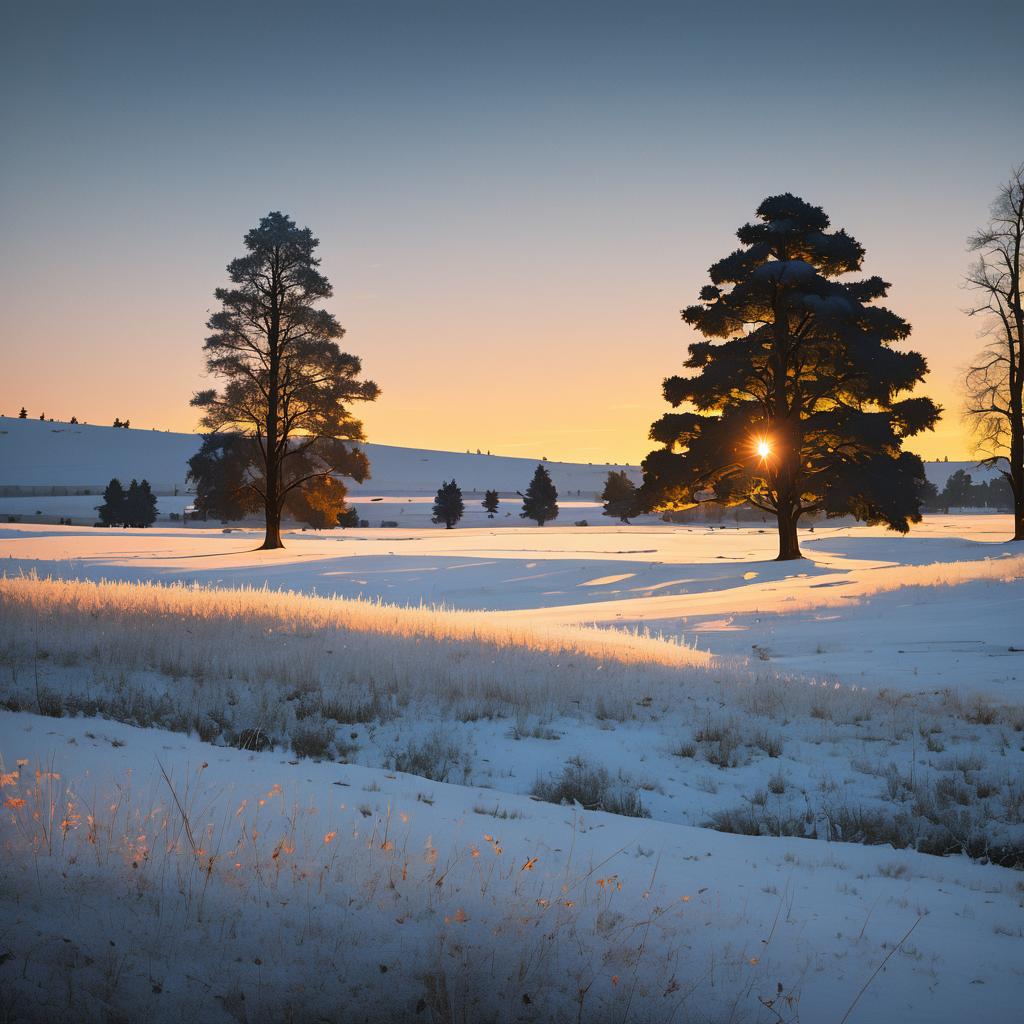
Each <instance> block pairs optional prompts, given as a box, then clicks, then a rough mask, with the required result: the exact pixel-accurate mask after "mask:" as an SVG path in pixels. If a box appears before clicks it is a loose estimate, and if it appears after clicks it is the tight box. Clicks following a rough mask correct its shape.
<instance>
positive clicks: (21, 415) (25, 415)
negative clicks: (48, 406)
mask: <svg viewBox="0 0 1024 1024" xmlns="http://www.w3.org/2000/svg"><path fill="white" fill-rule="evenodd" d="M18 419H19V420H27V419H28V409H26V408H25V406H22V407H21V412H19V413H18Z"/></svg>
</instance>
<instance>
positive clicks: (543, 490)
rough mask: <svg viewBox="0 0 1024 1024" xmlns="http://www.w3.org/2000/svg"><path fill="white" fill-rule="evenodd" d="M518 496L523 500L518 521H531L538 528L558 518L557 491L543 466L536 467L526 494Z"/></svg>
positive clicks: (520, 493)
mask: <svg viewBox="0 0 1024 1024" xmlns="http://www.w3.org/2000/svg"><path fill="white" fill-rule="evenodd" d="M519 496H520V497H521V498H522V499H523V511H522V512H520V513H519V518H520V519H532V520H534V521H535V522H536V524H537V525H538V526H543V525H544V524H545V523H546V522H548V521H549V520H551V519H557V518H558V491H556V490H555V485H554V484H553V483H552V482H551V476H550V475H549V473H548V471H547V470H546V469H545V468H544V466H540V465H539V466H537V469H536V471H535V472H534V474H533V479H532V480H531V481H530V486H529V487H527V488H526V493H525V494H523V493H522V492H519Z"/></svg>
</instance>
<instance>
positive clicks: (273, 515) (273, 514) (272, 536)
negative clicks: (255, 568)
mask: <svg viewBox="0 0 1024 1024" xmlns="http://www.w3.org/2000/svg"><path fill="white" fill-rule="evenodd" d="M266 520H267V532H266V536H265V537H264V538H263V543H262V544H261V545H260V547H259V550H260V551H273V550H274V549H275V548H283V547H284V542H283V541H282V540H281V512H280V510H279V509H278V507H277V505H276V503H275V502H272V501H270V500H268V501H267V504H266Z"/></svg>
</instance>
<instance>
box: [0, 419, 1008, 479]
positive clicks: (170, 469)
mask: <svg viewBox="0 0 1024 1024" xmlns="http://www.w3.org/2000/svg"><path fill="white" fill-rule="evenodd" d="M199 444H200V441H199V437H198V436H197V435H196V434H174V433H170V432H164V431H159V430H119V429H114V428H113V427H99V426H91V425H87V424H77V423H76V424H69V423H49V422H44V421H41V420H19V419H13V418H10V417H0V489H3V488H13V487H24V488H33V489H34V488H50V487H67V488H69V489H70V490H72V491H74V490H86V489H88V490H92V491H95V490H96V489H97V488H102V487H103V486H104V485H105V484H106V483H107V481H108V480H110V478H111V477H114V476H117V477H120V478H121V479H123V480H130V479H131V478H132V477H136V478H139V479H141V478H143V477H145V478H146V479H147V480H149V481H150V483H151V484H152V485H153V488H154V490H156V491H157V492H161V493H164V494H174V493H183V492H185V491H186V490H187V487H186V482H185V474H186V472H187V468H188V467H187V465H186V463H187V461H188V459H189V458H190V457H191V456H192V455H194V454H195V453H196V451H198V449H199ZM364 447H365V449H366V452H367V455H368V456H369V458H370V465H371V467H372V471H373V477H372V479H371V480H368V481H367V482H366V483H365V484H363V485H355V486H353V487H352V488H351V490H352V493H353V495H354V496H359V495H371V494H372V495H410V496H411V495H420V494H423V495H427V494H433V493H434V492H435V491H436V490H437V488H438V487H439V486H440V484H441V481H442V480H450V479H452V478H454V479H456V480H458V482H459V484H460V485H461V486H462V489H463V490H464V491H467V492H469V491H483V490H485V489H488V488H494V489H496V490H498V491H500V492H502V493H505V494H511V493H514V492H515V491H517V490H523V489H524V488H525V486H526V484H527V483H528V482H529V480H530V477H531V475H532V474H533V470H534V467H535V466H536V465H537V462H538V461H539V460H538V459H526V458H511V457H509V456H504V455H475V454H474V455H471V454H469V453H468V452H466V453H464V452H438V451H430V450H427V449H421V448H397V447H393V446H391V445H383V444H367V445H365V446H364ZM547 468H548V470H549V472H550V473H551V477H552V479H553V480H554V482H555V486H556V487H557V488H558V490H559V492H560V493H561V494H562V495H564V496H570V495H576V493H577V492H580V496H586V497H592V496H593V495H594V493H595V492H598V491H600V490H601V488H602V487H603V485H604V479H605V476H606V475H607V473H608V471H609V470H610V469H625V470H626V471H627V472H628V473H629V475H630V476H631V477H632V478H633V479H634V480H635V481H637V482H639V479H640V470H639V468H638V467H636V466H620V465H614V466H613V465H604V464H594V465H591V464H580V463H572V462H549V463H547ZM926 468H927V472H928V479H929V480H931V481H932V483H934V484H935V486H936V487H938V488H939V489H940V490H941V489H942V488H943V487H944V486H945V483H946V480H947V479H948V478H949V477H950V475H951V474H953V473H954V472H956V470H958V469H964V470H966V471H967V472H968V473H970V474H971V476H972V477H973V478H974V480H975V481H976V482H980V481H982V480H988V479H990V478H991V477H992V476H994V475H995V472H996V471H995V470H991V469H986V468H984V467H979V466H977V465H976V464H975V463H974V462H929V463H926Z"/></svg>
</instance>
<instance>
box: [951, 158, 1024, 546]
mask: <svg viewBox="0 0 1024 1024" xmlns="http://www.w3.org/2000/svg"><path fill="white" fill-rule="evenodd" d="M967 244H968V248H969V249H970V251H971V252H973V253H976V254H977V260H976V261H975V263H974V264H973V266H972V267H971V269H970V271H969V272H968V274H967V285H968V287H969V288H971V289H973V290H974V291H975V292H976V293H977V295H978V301H977V302H976V303H975V304H974V305H972V306H971V307H970V308H969V309H968V310H967V313H968V315H969V316H976V317H979V318H981V319H982V320H983V322H984V327H983V329H982V335H983V336H984V337H985V338H986V341H987V343H986V345H985V347H984V348H983V349H982V351H981V352H980V353H979V354H978V356H977V358H976V359H975V360H974V362H973V364H972V365H971V366H970V367H969V368H968V370H967V376H966V381H965V384H966V394H967V397H966V403H965V407H964V408H965V413H966V416H967V419H968V421H969V422H970V423H971V425H972V427H973V430H974V436H975V447H976V451H977V454H978V455H979V456H981V457H982V461H983V462H984V463H985V464H987V465H990V466H998V467H999V470H1000V472H1001V473H1002V474H1003V476H1004V477H1005V478H1006V479H1007V480H1008V481H1009V484H1010V488H1011V490H1012V491H1013V539H1014V540H1024V302H1022V299H1021V259H1022V255H1024V253H1022V249H1024V164H1020V165H1019V166H1017V167H1016V168H1015V169H1014V170H1013V171H1012V172H1011V174H1010V177H1009V180H1008V181H1007V182H1005V183H1004V184H1003V185H1002V186H1001V187H1000V189H999V192H998V193H997V195H996V198H995V200H994V201H993V203H992V207H991V213H990V217H989V222H988V224H987V225H986V226H985V227H984V228H982V229H981V230H980V231H978V232H977V233H975V234H974V235H972V236H971V237H970V239H968V243H967Z"/></svg>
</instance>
